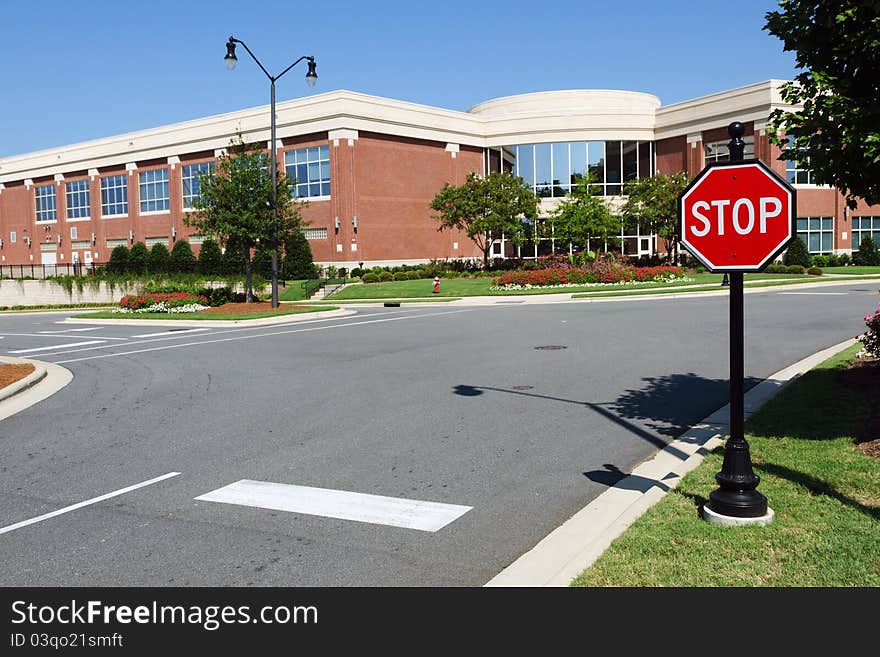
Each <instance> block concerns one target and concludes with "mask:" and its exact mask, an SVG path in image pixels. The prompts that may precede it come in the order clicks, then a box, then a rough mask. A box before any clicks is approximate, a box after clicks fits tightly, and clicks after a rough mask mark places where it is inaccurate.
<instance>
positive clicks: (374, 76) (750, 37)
mask: <svg viewBox="0 0 880 657" xmlns="http://www.w3.org/2000/svg"><path fill="white" fill-rule="evenodd" d="M776 8H777V3H776V2H775V1H774V0H739V1H738V2H735V3H731V2H729V0H727V1H723V0H692V1H690V2H670V1H664V0H656V1H653V2H652V1H650V0H628V1H626V2H607V1H606V2H594V1H593V0H580V1H579V2H578V1H577V0H576V1H575V2H557V1H555V0H545V1H543V2H534V1H533V2H520V1H519V0H512V1H510V2H496V1H494V0H482V1H480V0H476V1H474V0H472V1H470V2H462V1H459V0H448V1H447V2H418V1H412V0H410V1H409V2H400V1H390V0H389V1H385V0H375V1H374V2H340V1H338V0H318V1H317V2H308V3H304V2H292V1H285V2H259V1H257V0H251V1H245V0H239V1H237V2H230V1H228V0H213V1H211V2H206V1H204V0H176V1H169V0H149V1H148V2H143V1H142V2H125V1H124V0H114V1H113V2H110V1H107V0H87V1H83V2H69V1H63V2H62V1H59V0H44V2H41V3H39V5H32V4H30V3H25V2H13V1H12V0H7V2H5V3H4V7H3V19H4V36H3V50H2V52H3V56H2V57H0V81H2V87H0V157H4V156H9V155H14V154H18V153H26V152H30V151H35V150H40V149H44V148H52V147H55V146H63V145H66V144H72V143H76V142H81V141H86V140H89V139H97V138H100V137H106V136H110V135H114V134H119V133H124V132H131V131H134V130H141V129H146V128H152V127H156V126H160V125H165V124H168V123H175V122H179V121H186V120H190V119H195V118H199V117H203V116H210V115H213V114H221V113H223V112H230V111H234V110H238V109H243V108H246V107H254V106H258V105H263V104H267V103H268V102H269V83H268V80H267V79H266V78H265V76H264V75H263V73H262V72H261V71H260V70H259V69H258V67H257V66H256V64H254V63H253V62H252V61H251V60H250V59H249V58H248V57H247V54H246V53H244V52H239V65H238V68H237V69H236V70H235V71H234V72H232V73H230V72H228V71H227V70H226V68H225V66H224V63H223V55H224V54H225V52H226V51H225V42H226V39H227V38H228V37H229V36H230V35H231V34H232V35H235V37H236V38H239V39H242V40H243V41H245V42H246V43H247V44H248V45H249V46H250V47H251V49H252V50H253V51H254V53H255V54H256V55H257V56H258V57H259V58H260V60H261V61H262V62H263V64H264V65H265V66H266V68H267V69H268V70H269V72H270V73H273V74H277V73H279V72H281V71H282V70H283V69H284V68H285V67H286V66H287V65H288V64H289V63H291V62H292V61H293V60H295V59H296V58H298V57H299V56H300V55H303V54H309V55H314V56H315V58H316V60H317V62H318V76H319V80H318V85H317V86H316V87H315V88H314V89H309V88H308V87H307V86H306V85H305V81H304V76H305V72H306V67H305V65H304V64H303V63H301V64H299V65H298V66H297V67H296V68H294V69H293V70H291V71H290V72H289V73H287V74H286V75H285V76H284V77H283V78H282V79H281V80H280V81H279V82H278V100H279V101H282V100H289V99H291V98H297V97H301V96H305V95H310V94H316V93H321V92H327V91H335V90H338V89H348V90H351V91H357V92H361V93H367V94H374V95H377V96H385V97H388V98H395V99H399V100H405V101H411V102H415V103H423V104H426V105H434V106H438V107H444V108H448V109H454V110H466V109H468V108H469V107H471V106H472V105H475V104H477V103H479V102H482V101H484V100H488V99H490V98H497V97H500V96H509V95H513V94H519V93H528V92H533V91H544V90H555V89H627V90H633V91H644V92H648V93H653V94H655V95H657V96H659V97H660V99H661V101H662V102H663V103H664V104H668V103H673V102H677V101H680V100H686V99H689V98H694V97H697V96H701V95H704V94H709V93H713V92H716V91H723V90H725V89H731V88H733V87H737V86H741V85H744V84H749V83H752V82H760V81H762V80H767V79H770V78H791V77H793V76H794V75H795V74H796V70H795V60H794V55H793V54H792V53H786V52H783V50H782V43H781V42H780V41H779V40H778V39H776V38H775V37H773V36H771V35H769V34H768V33H767V32H766V31H763V30H762V29H761V28H762V27H763V25H764V22H765V21H764V15H765V14H766V12H768V11H771V10H773V9H776Z"/></svg>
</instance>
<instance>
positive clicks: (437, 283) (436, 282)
mask: <svg viewBox="0 0 880 657" xmlns="http://www.w3.org/2000/svg"><path fill="white" fill-rule="evenodd" d="M439 293H440V277H439V276H435V277H434V294H439Z"/></svg>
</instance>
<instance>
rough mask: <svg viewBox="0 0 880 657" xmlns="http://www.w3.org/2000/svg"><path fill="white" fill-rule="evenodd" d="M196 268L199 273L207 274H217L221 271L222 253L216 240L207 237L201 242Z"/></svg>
mask: <svg viewBox="0 0 880 657" xmlns="http://www.w3.org/2000/svg"><path fill="white" fill-rule="evenodd" d="M196 269H197V270H198V272H199V273H200V274H205V275H207V276H218V275H220V274H222V273H223V254H222V253H221V252H220V245H219V244H217V241H216V240H213V239H211V238H210V237H209V238H207V239H206V240H205V241H204V242H202V246H201V248H200V249H199V259H198V261H197V262H196Z"/></svg>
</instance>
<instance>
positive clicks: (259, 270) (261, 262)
mask: <svg viewBox="0 0 880 657" xmlns="http://www.w3.org/2000/svg"><path fill="white" fill-rule="evenodd" d="M251 263H252V266H253V270H254V273H255V274H257V275H258V276H262V277H263V278H271V277H272V246H271V245H270V244H263V243H262V242H261V243H260V244H257V246H256V248H255V249H254V255H253V256H252V257H251Z"/></svg>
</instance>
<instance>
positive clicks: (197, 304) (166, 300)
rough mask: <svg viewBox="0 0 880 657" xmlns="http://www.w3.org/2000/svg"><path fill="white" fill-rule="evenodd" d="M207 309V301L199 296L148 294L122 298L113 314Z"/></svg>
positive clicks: (184, 293)
mask: <svg viewBox="0 0 880 657" xmlns="http://www.w3.org/2000/svg"><path fill="white" fill-rule="evenodd" d="M207 307H208V300H207V299H206V298H205V297H203V296H202V295H200V294H191V293H189V292H168V293H161V292H150V293H146V294H129V295H126V296H124V297H122V298H121V299H120V300H119V308H116V309H114V312H120V313H131V312H160V313H161V312H198V311H199V310H204V309H205V308H207Z"/></svg>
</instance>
